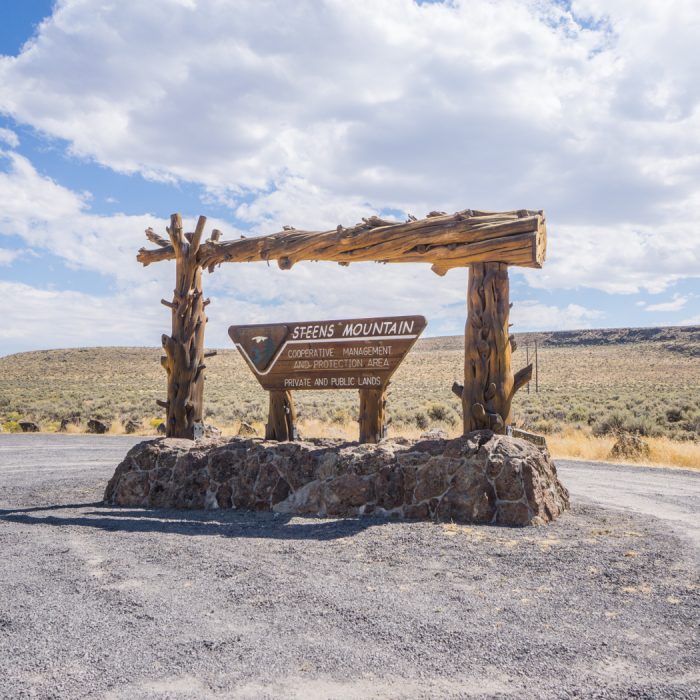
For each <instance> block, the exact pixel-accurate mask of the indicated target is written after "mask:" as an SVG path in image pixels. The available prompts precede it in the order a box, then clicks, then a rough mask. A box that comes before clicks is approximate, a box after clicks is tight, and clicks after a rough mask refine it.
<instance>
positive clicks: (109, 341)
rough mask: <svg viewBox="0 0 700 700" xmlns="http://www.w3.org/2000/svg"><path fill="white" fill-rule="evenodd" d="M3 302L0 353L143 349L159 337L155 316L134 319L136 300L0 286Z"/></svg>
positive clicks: (142, 312) (147, 312)
mask: <svg viewBox="0 0 700 700" xmlns="http://www.w3.org/2000/svg"><path fill="white" fill-rule="evenodd" d="M0 296H2V298H3V299H4V302H5V303H4V310H3V322H2V324H0V348H1V351H2V352H3V353H11V352H16V351H20V350H26V349H27V348H32V349H42V348H55V347H75V346H84V345H121V346H125V345H142V344H143V342H144V338H145V337H152V338H153V339H154V340H153V342H152V343H151V344H152V345H156V339H157V338H158V337H159V335H158V333H159V332H162V330H161V331H159V330H158V329H159V328H160V329H162V322H161V319H159V318H158V316H159V314H158V310H157V309H155V308H150V307H149V306H143V307H141V308H140V309H139V312H138V313H135V308H136V307H135V304H136V303H137V302H138V301H139V299H138V295H136V297H135V298H134V297H130V296H128V295H124V294H121V295H117V296H111V297H95V296H92V295H89V294H84V293H81V292H74V291H65V290H50V289H37V288H36V287H33V286H31V285H28V284H22V283H19V282H7V281H2V280H0Z"/></svg>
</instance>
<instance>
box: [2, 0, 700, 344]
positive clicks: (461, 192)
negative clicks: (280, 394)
mask: <svg viewBox="0 0 700 700" xmlns="http://www.w3.org/2000/svg"><path fill="white" fill-rule="evenodd" d="M270 17H274V18H275V21H273V22H271V21H270ZM699 21H700V6H698V4H697V3H693V2H690V1H689V0H668V1H667V2H664V3H660V2H658V1H657V0H639V2H635V3H634V4H633V6H632V5H631V4H630V3H629V2H627V1H626V0H572V1H571V2H570V3H561V2H554V1H552V2H547V1H546V0H503V1H502V2H498V3H493V2H491V0H469V2H467V1H466V0H463V1H459V0H455V1H454V2H445V3H426V4H418V3H416V2H413V1H412V0H385V1H384V2H381V3H376V2H374V1H373V0H356V1H353V2H346V1H344V0H322V1H321V2H315V3H289V2H284V1H282V0H237V1H236V2H235V3H231V2H225V1H224V0H197V1H196V2H194V1H192V2H189V1H188V2H184V1H183V2H173V1H172V0H150V1H149V2H148V3H144V2H141V0H121V1H120V2H119V3H114V2H112V1H111V0H62V1H61V2H59V3H58V4H57V5H56V8H55V11H54V13H53V15H52V17H51V18H49V19H48V20H46V21H45V22H43V23H42V24H41V26H40V27H39V31H38V34H37V36H36V37H35V38H34V39H33V40H32V41H30V42H29V43H28V44H26V45H25V46H24V47H23V49H22V52H21V53H20V54H19V55H18V56H4V57H0V84H2V85H3V90H2V92H0V112H3V113H6V114H9V115H10V116H11V117H12V118H13V119H14V120H15V121H16V122H18V123H26V124H29V125H31V126H32V127H34V128H36V129H37V130H39V131H41V132H43V133H45V134H48V135H50V136H52V137H58V138H60V139H65V140H66V141H67V143H68V147H69V150H70V152H71V153H72V154H73V155H77V156H78V157H83V158H85V159H87V160H89V161H96V162H98V163H100V164H103V165H105V166H108V167H109V168H112V169H114V170H116V171H120V172H127V173H134V172H138V173H141V174H143V175H145V176H146V177H150V178H156V179H160V180H164V181H178V180H181V181H187V182H193V183H196V184H198V185H200V186H201V187H202V192H203V200H204V204H205V208H206V204H207V203H216V204H224V205H225V206H227V207H229V209H230V211H231V214H232V215H233V216H235V217H236V218H237V219H238V221H239V222H242V223H245V224H246V225H249V226H250V227H251V228H252V230H253V231H255V232H261V233H262V232H270V231H272V230H277V229H279V227H280V226H281V225H282V224H292V225H294V226H297V227H299V228H301V227H305V228H317V227H318V228H325V227H331V226H334V225H336V224H337V223H343V224H344V225H351V224H353V223H355V222H356V221H358V220H359V218H360V217H362V216H366V215H367V214H371V213H375V212H377V211H381V210H384V209H389V210H391V211H395V212H397V213H412V214H415V215H418V216H420V215H423V214H424V213H426V212H427V211H429V210H431V209H436V208H437V209H444V210H447V211H450V210H452V211H454V210H457V209H460V208H463V207H474V208H484V209H494V210H500V209H512V208H520V207H527V208H544V209H545V210H546V211H547V214H548V227H549V234H550V239H549V259H548V261H547V263H546V264H545V267H544V268H543V269H542V270H537V271H522V273H521V274H522V275H524V276H525V279H526V280H527V282H528V284H529V285H531V286H532V287H539V288H547V289H556V288H585V287H593V288H597V289H601V290H604V291H607V292H610V293H625V294H628V293H634V292H637V291H640V290H646V291H649V292H652V293H659V292H662V291H664V290H666V289H668V288H669V287H670V286H671V285H673V284H674V283H675V282H676V281H678V280H680V279H683V278H688V277H697V276H699V275H700V272H699V271H700V235H699V231H698V229H699V226H700V219H699V217H698V214H697V212H698V211H700V185H699V184H698V183H699V182H700V106H699V105H700V82H698V81H697V77H696V76H697V74H698V73H699V72H700V53H699V52H697V51H696V50H695V45H696V40H697V36H696V34H697V31H696V28H697V25H698V22H699ZM174 36H176V37H178V42H177V50H173V48H172V37H174ZM660 56H663V60H659V57H660ZM0 141H2V142H4V143H5V144H6V145H7V146H8V147H9V148H16V147H17V146H18V144H19V141H18V139H17V136H16V134H14V132H12V131H10V130H9V129H3V130H0ZM0 160H1V161H2V162H0V233H6V234H8V233H9V234H15V235H19V236H21V237H22V238H23V239H24V240H25V241H26V243H27V245H29V246H31V247H37V248H39V247H42V248H45V249H47V250H49V251H50V252H52V253H53V254H55V255H58V256H60V257H61V258H62V259H63V260H65V261H66V263H67V264H69V265H72V266H75V267H80V268H84V269H91V270H99V271H100V272H102V273H104V274H106V275H109V276H110V277H111V278H112V279H114V280H116V284H117V288H118V289H119V290H122V291H123V292H124V293H125V294H126V293H128V294H129V295H131V296H130V298H131V299H132V301H133V300H134V299H135V298H136V297H135V296H134V295H142V298H143V299H144V301H145V300H146V298H147V297H148V300H147V304H152V299H153V296H148V295H152V294H153V293H154V290H160V289H164V290H166V292H165V293H163V292H158V291H155V294H160V296H163V295H164V294H165V295H167V290H168V289H169V288H170V285H171V284H172V280H171V277H172V270H170V269H169V267H170V266H168V265H164V264H161V265H153V266H150V267H149V268H147V269H146V270H142V269H140V268H139V267H138V266H137V265H136V264H135V262H134V259H133V256H134V251H135V250H136V249H137V248H138V247H139V246H140V245H142V244H143V237H142V230H143V229H144V228H145V227H147V226H153V227H154V228H160V229H161V230H162V228H163V227H164V225H165V221H163V220H158V219H157V218H156V217H154V216H151V215H149V214H147V213H132V214H131V215H117V216H110V217H105V216H99V215H97V214H95V213H94V212H93V211H92V209H91V204H90V201H89V199H88V198H87V197H86V196H85V195H83V194H80V193H77V192H74V191H72V190H70V189H67V188H65V187H62V186H61V185H60V183H58V182H54V181H52V180H50V179H48V178H46V177H44V176H42V175H41V174H40V173H38V172H37V171H36V170H35V168H34V167H33V165H32V164H31V162H30V161H29V160H27V159H26V158H25V157H23V156H22V155H20V154H19V153H16V152H13V151H11V150H9V151H4V152H0ZM193 213H194V212H193ZM212 225H216V226H218V227H219V228H221V229H222V230H223V231H224V232H225V235H226V236H229V235H230V236H233V235H236V233H237V232H236V231H235V230H234V228H233V226H232V225H231V224H230V223H229V222H225V221H224V222H212ZM224 267H226V266H224ZM229 267H230V268H231V269H229V270H226V271H224V270H223V269H222V270H221V271H219V272H217V273H216V275H214V276H213V277H208V278H207V281H206V284H207V286H208V289H210V290H211V294H212V296H214V297H216V299H217V300H221V302H222V305H224V306H226V308H227V309H230V310H231V311H230V316H231V322H233V321H235V320H240V321H241V322H244V321H254V320H262V319H263V318H269V315H270V308H271V307H272V308H274V313H275V315H276V316H278V317H279V316H283V315H284V316H289V317H297V318H298V317H300V316H305V315H308V316H310V317H311V316H319V315H321V313H322V310H324V309H330V308H333V310H334V311H333V313H337V314H338V315H341V314H342V315H354V314H358V315H359V314H365V313H366V314H369V315H371V314H372V313H374V312H373V311H372V309H378V308H379V307H380V306H381V312H382V313H385V312H393V311H396V312H397V313H403V312H405V311H406V308H405V307H406V306H410V307H411V308H410V310H411V311H413V310H417V309H416V306H419V307H420V309H424V310H425V311H424V312H425V313H426V315H429V316H430V318H431V319H432V320H433V325H434V327H435V328H438V329H442V328H444V329H448V328H449V330H450V332H454V330H456V328H457V327H458V325H457V324H455V322H454V321H452V320H450V319H452V318H462V317H463V312H464V309H463V303H464V283H465V279H464V278H465V275H464V273H463V271H462V272H460V271H454V272H453V273H450V274H449V275H448V276H447V277H446V278H445V279H443V280H437V279H436V278H434V277H433V276H432V275H431V273H429V271H428V270H427V269H425V268H421V267H420V266H406V267H403V266H395V267H390V266H387V267H383V266H371V265H369V266H352V267H351V268H350V269H339V268H337V267H335V266H330V265H320V264H319V265H299V266H296V267H295V269H294V270H293V271H292V272H286V273H282V272H279V271H277V270H275V269H270V270H268V271H265V273H264V275H263V274H261V266H260V265H259V264H255V265H253V264H251V265H241V266H229ZM428 289H430V290H435V292H434V293H432V291H431V293H430V294H429V293H427V292H426V290H428ZM520 306H524V308H522V311H520V312H519V311H518V309H519V307H520ZM124 308H125V309H126V307H124ZM649 308H651V307H649ZM517 313H520V316H516V315H515V314H517ZM596 314H600V312H598V311H595V310H591V309H588V308H586V306H585V302H584V301H582V303H581V305H570V306H568V307H558V306H547V305H539V306H538V305H537V304H536V302H531V303H530V304H529V305H528V304H525V305H519V304H517V303H516V306H515V307H514V318H516V319H517V323H518V324H519V325H521V326H523V327H530V328H538V327H547V328H564V327H575V326H581V325H588V324H591V323H595V322H596V320H600V318H602V317H601V316H599V315H596ZM213 333H214V336H215V337H217V338H219V337H220V340H217V342H221V343H224V342H226V337H225V329H224V327H223V325H222V326H221V327H216V326H215V327H214V328H213Z"/></svg>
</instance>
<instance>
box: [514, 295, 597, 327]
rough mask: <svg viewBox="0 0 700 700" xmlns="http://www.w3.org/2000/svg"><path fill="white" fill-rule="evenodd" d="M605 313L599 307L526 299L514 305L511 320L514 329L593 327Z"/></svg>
mask: <svg viewBox="0 0 700 700" xmlns="http://www.w3.org/2000/svg"><path fill="white" fill-rule="evenodd" d="M604 318H605V313H604V312H603V311H600V310H598V309H588V308H586V307H584V306H580V305H579V304H568V305H567V306H565V307H559V306H556V305H554V304H551V305H550V304H542V303H541V302H538V301H533V300H526V301H523V302H520V303H519V304H518V305H517V306H514V307H513V311H512V313H511V321H512V323H513V327H514V330H516V331H525V330H533V329H537V330H543V331H561V330H576V329H579V328H592V327H593V326H594V324H595V325H599V324H600V321H601V320H602V319H604Z"/></svg>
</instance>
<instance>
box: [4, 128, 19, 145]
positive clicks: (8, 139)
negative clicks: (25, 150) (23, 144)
mask: <svg viewBox="0 0 700 700" xmlns="http://www.w3.org/2000/svg"><path fill="white" fill-rule="evenodd" d="M0 143H5V144H7V145H8V146H10V147H11V148H17V146H19V136H17V134H15V132H14V131H12V130H11V129H4V128H2V127H0Z"/></svg>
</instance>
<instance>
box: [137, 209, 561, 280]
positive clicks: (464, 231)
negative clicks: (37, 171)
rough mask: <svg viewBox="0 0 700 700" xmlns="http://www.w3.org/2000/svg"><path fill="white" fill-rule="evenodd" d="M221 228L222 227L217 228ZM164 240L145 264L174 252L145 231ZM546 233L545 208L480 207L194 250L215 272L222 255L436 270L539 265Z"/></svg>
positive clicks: (214, 242) (142, 258)
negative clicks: (496, 264) (423, 266)
mask: <svg viewBox="0 0 700 700" xmlns="http://www.w3.org/2000/svg"><path fill="white" fill-rule="evenodd" d="M216 233H217V234H218V233H219V232H216ZM147 236H148V238H149V240H151V241H152V242H154V243H155V244H156V245H158V246H159V247H158V248H156V249H152V250H147V249H145V248H141V250H139V253H138V255H137V259H138V260H139V262H141V263H142V264H143V265H149V264H150V263H152V262H157V261H159V260H170V259H172V258H174V257H175V251H174V248H173V246H172V245H167V244H164V243H165V241H164V240H163V239H159V237H157V236H155V234H153V232H152V231H150V229H149V231H147ZM546 245H547V233H546V225H545V218H544V214H543V213H542V212H541V211H530V210H525V209H521V210H519V211H510V212H482V211H473V210H471V209H465V210H464V211H460V212H457V213H456V214H450V215H448V214H445V213H444V212H431V214H429V215H428V216H427V217H426V218H424V219H416V220H414V219H412V220H409V221H406V222H404V223H395V222H391V221H386V220H384V219H381V218H379V217H377V216H372V217H369V218H367V219H363V221H362V223H360V224H358V225H357V226H353V227H352V228H343V227H342V226H338V227H337V228H336V229H333V230H331V231H321V232H318V231H297V230H295V229H293V228H291V227H286V229H285V230H284V231H280V232H278V233H273V234H270V235H267V236H258V237H255V238H240V239H238V240H233V241H221V240H219V239H218V236H217V237H216V239H214V237H213V236H212V238H211V239H210V240H209V241H207V242H206V243H204V244H202V246H201V247H200V249H199V252H198V254H197V258H198V262H199V264H200V265H201V266H202V267H206V268H207V269H209V271H212V270H213V269H214V268H215V267H216V266H217V265H220V264H221V263H224V262H254V261H261V260H262V261H270V260H277V264H278V265H279V267H280V268H282V269H284V270H288V269H290V268H291V267H292V265H294V263H296V262H299V261H302V260H327V261H335V262H338V263H340V264H349V263H351V262H363V261H365V262H366V261H376V262H384V263H410V262H427V263H430V264H431V265H432V269H433V270H434V271H435V272H436V273H437V274H439V275H444V274H445V273H446V272H447V271H448V270H449V269H451V268H453V267H465V266H468V265H471V264H472V263H476V262H494V261H495V262H501V263H507V264H509V265H520V266H523V267H542V264H543V262H544V257H545V253H546Z"/></svg>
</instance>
